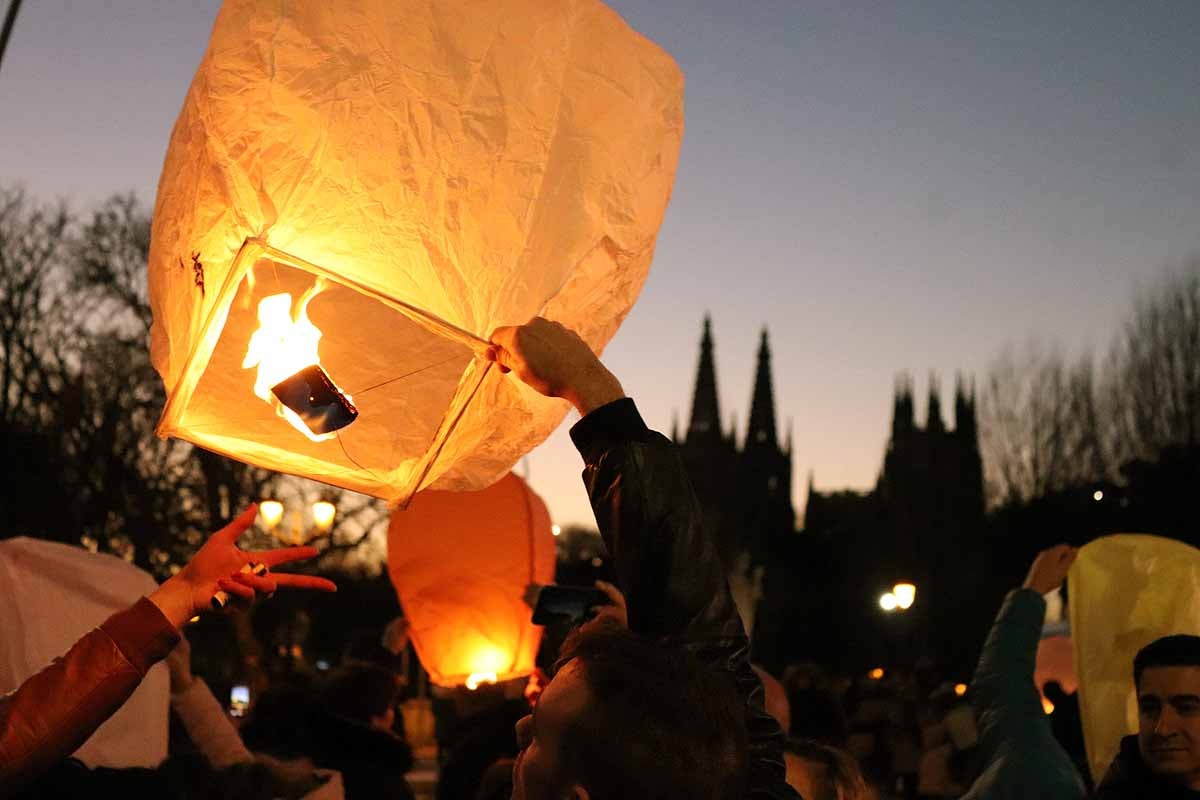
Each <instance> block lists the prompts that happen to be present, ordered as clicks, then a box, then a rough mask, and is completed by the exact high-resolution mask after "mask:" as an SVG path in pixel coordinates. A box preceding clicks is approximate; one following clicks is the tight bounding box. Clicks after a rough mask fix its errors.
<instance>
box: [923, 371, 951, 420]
mask: <svg viewBox="0 0 1200 800" xmlns="http://www.w3.org/2000/svg"><path fill="white" fill-rule="evenodd" d="M940 384H941V380H940V379H939V378H938V376H937V375H936V374H930V376H929V417H928V419H927V420H926V422H925V430H927V431H944V430H946V423H945V421H944V420H943V419H942V390H941V385H940Z"/></svg>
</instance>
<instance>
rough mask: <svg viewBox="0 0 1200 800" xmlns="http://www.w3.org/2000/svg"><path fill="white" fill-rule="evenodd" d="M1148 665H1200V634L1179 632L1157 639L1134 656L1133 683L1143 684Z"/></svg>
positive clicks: (1137, 685)
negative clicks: (1143, 676)
mask: <svg viewBox="0 0 1200 800" xmlns="http://www.w3.org/2000/svg"><path fill="white" fill-rule="evenodd" d="M1147 667H1200V636H1190V635H1188V634H1185V633H1177V634H1175V635H1173V636H1164V637H1162V638H1161V639H1155V640H1154V641H1153V642H1151V643H1150V644H1148V645H1146V646H1145V647H1143V648H1142V649H1141V650H1139V651H1138V654H1137V655H1136V656H1134V657H1133V685H1134V686H1135V687H1140V686H1141V685H1142V673H1143V672H1144V671H1145V670H1146V668H1147Z"/></svg>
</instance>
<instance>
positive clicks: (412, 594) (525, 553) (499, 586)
mask: <svg viewBox="0 0 1200 800" xmlns="http://www.w3.org/2000/svg"><path fill="white" fill-rule="evenodd" d="M554 564H555V553H554V535H553V534H552V533H551V528H550V514H549V512H548V511H547V510H546V504H545V503H543V502H542V499H541V498H540V497H538V496H537V495H536V494H535V493H534V492H533V491H532V490H531V489H530V488H529V487H528V485H526V483H525V481H523V480H521V479H520V478H519V477H517V476H516V475H513V474H512V473H509V474H508V475H506V476H505V477H504V478H502V479H501V480H500V481H498V482H496V483H495V484H493V485H492V486H489V487H488V488H487V489H484V490H482V491H479V492H442V491H437V490H427V491H424V492H421V493H419V494H418V495H417V496H416V497H415V498H414V499H413V501H412V504H411V505H410V506H409V508H408V510H406V511H396V512H393V514H392V519H391V525H390V526H389V528H388V575H389V576H390V577H391V579H392V585H393V586H395V588H396V594H397V595H398V596H399V598H400V605H401V607H403V609H404V614H405V616H406V617H407V618H408V621H409V635H410V636H411V637H412V642H413V645H414V647H416V650H417V655H418V656H419V657H420V659H421V665H422V666H423V667H425V670H426V671H427V672H428V673H429V676H430V679H431V680H432V681H433V682H434V683H436V684H438V685H440V686H457V685H461V684H462V683H463V681H464V680H465V679H466V678H467V677H469V676H470V675H471V674H473V673H477V672H495V673H496V678H497V680H506V679H509V678H516V677H520V676H523V675H528V674H529V673H530V672H531V671H532V670H533V666H534V659H535V657H536V656H537V649H538V644H539V643H540V642H541V638H542V629H541V628H540V627H538V626H536V625H534V624H533V623H532V622H531V621H530V618H531V616H532V613H533V609H532V608H530V607H529V606H528V605H527V604H526V603H525V600H524V599H523V598H524V595H525V590H526V587H527V586H528V585H529V584H531V583H536V584H547V583H553V582H554Z"/></svg>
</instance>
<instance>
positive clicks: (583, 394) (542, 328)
mask: <svg viewBox="0 0 1200 800" xmlns="http://www.w3.org/2000/svg"><path fill="white" fill-rule="evenodd" d="M486 357H487V359H488V360H489V361H495V362H496V363H497V364H498V365H499V367H500V369H501V370H502V371H504V372H509V371H512V372H515V373H516V375H517V377H518V378H520V379H521V380H522V381H524V382H525V383H526V384H528V385H529V387H530V388H532V389H533V390H534V391H537V392H539V393H541V394H544V395H546V396H547V397H561V398H564V399H565V400H568V401H570V403H571V404H572V405H574V406H575V407H576V408H577V409H579V413H580V414H584V415H586V414H588V413H589V412H591V411H593V410H594V409H596V408H599V407H600V406H602V405H606V404H607V403H611V402H612V401H613V400H618V399H620V398H622V397H624V396H625V392H624V390H623V389H622V388H621V384H620V383H619V382H618V381H617V379H616V378H615V377H614V376H613V374H612V373H611V372H609V371H608V370H607V369H605V368H604V365H603V364H601V363H600V359H598V358H597V357H596V354H595V353H593V352H592V349H591V348H590V347H588V345H587V342H585V341H583V339H581V338H580V337H579V334H577V333H575V332H574V331H572V330H571V329H569V328H566V327H564V326H563V325H561V324H559V323H557V322H552V321H550V320H548V319H544V318H543V317H534V318H533V319H531V320H530V321H529V322H527V323H526V324H524V325H519V326H509V327H503V328H497V329H496V330H495V331H493V333H492V338H491V347H489V348H488V350H487V353H486Z"/></svg>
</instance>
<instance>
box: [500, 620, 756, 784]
mask: <svg viewBox="0 0 1200 800" xmlns="http://www.w3.org/2000/svg"><path fill="white" fill-rule="evenodd" d="M559 665H560V666H559V669H558V672H557V673H556V674H555V676H554V678H553V679H552V680H551V681H550V683H549V684H548V685H547V686H546V689H545V691H544V692H543V693H542V696H541V699H540V700H539V702H538V704H537V707H536V708H535V710H534V713H533V714H532V715H530V716H527V717H525V718H524V719H522V720H521V721H520V722H519V723H518V724H517V741H518V744H519V745H520V746H521V748H522V749H521V753H520V755H519V756H518V757H517V761H516V764H515V765H514V767H513V798H514V800H560V799H561V798H580V799H584V798H586V800H618V799H619V798H624V797H639V798H646V800H654V799H655V798H675V797H689V798H700V799H701V800H705V799H707V800H724V798H734V797H741V796H742V793H743V792H744V788H745V785H744V784H745V772H746V765H747V747H748V745H747V737H746V725H745V718H744V716H743V710H742V706H741V703H740V702H739V700H738V697H737V694H736V693H735V691H734V689H733V686H732V685H730V683H729V682H728V681H727V680H725V679H724V678H723V677H722V676H720V675H719V674H717V673H715V672H713V671H711V670H709V669H707V668H705V667H704V666H703V665H702V664H701V663H700V662H699V661H697V660H696V659H695V658H693V657H692V656H691V655H689V654H688V653H686V652H684V651H682V650H679V649H675V648H669V647H664V646H661V645H658V644H655V643H652V642H649V641H646V640H644V639H642V638H641V637H639V636H637V635H636V634H633V633H630V632H629V631H628V630H625V629H624V628H622V627H620V626H619V625H617V624H615V623H611V622H609V621H607V620H597V621H596V622H595V623H592V624H589V625H586V626H584V627H583V628H580V629H579V630H578V631H576V632H575V633H574V634H573V635H572V636H571V637H570V638H569V639H568V640H567V642H566V643H565V644H564V645H563V651H562V656H561V657H560V659H559Z"/></svg>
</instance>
